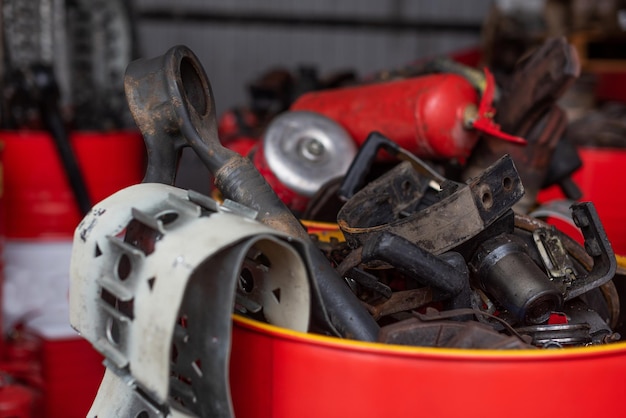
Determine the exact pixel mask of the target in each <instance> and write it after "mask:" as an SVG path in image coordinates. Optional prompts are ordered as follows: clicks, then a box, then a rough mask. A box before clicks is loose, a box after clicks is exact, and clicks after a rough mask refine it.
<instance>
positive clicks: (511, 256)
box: [469, 234, 563, 324]
mask: <svg viewBox="0 0 626 418" xmlns="http://www.w3.org/2000/svg"><path fill="white" fill-rule="evenodd" d="M469 266H470V270H471V272H472V276H473V279H474V282H475V284H476V286H477V287H479V288H480V289H481V290H483V291H485V292H486V293H488V294H489V295H491V296H492V297H493V298H494V299H495V300H497V301H498V302H499V303H500V304H501V305H502V306H503V307H505V308H506V309H507V310H508V311H509V312H510V313H511V314H512V315H513V316H514V317H515V318H516V320H517V321H519V322H522V323H525V324H541V323H543V322H545V321H547V320H548V318H549V317H550V313H552V312H554V311H557V310H559V309H560V308H561V305H562V304H563V295H562V293H561V290H560V289H559V288H558V287H557V286H556V285H555V284H554V283H553V282H552V281H550V280H549V279H548V278H547V277H546V274H545V272H544V271H543V270H541V269H540V268H539V266H537V264H535V262H534V261H533V259H532V258H531V257H530V255H529V254H528V250H527V249H526V247H525V244H524V242H523V241H522V240H521V239H520V238H519V237H517V236H515V235H512V234H500V235H498V236H496V237H494V238H491V239H489V240H486V241H484V242H483V243H481V245H480V246H479V248H478V250H477V251H476V253H475V254H474V256H473V258H472V260H471V261H470V263H469Z"/></svg>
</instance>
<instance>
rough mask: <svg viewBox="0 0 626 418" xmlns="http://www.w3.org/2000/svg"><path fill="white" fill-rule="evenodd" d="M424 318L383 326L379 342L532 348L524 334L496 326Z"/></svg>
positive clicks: (433, 345)
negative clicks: (494, 328)
mask: <svg viewBox="0 0 626 418" xmlns="http://www.w3.org/2000/svg"><path fill="white" fill-rule="evenodd" d="M456 314H458V315H465V314H466V313H465V312H457V313H456ZM423 317H427V315H422V316H420V318H409V319H406V320H404V321H400V322H396V323H395V324H391V325H387V326H384V327H382V328H381V329H380V335H379V338H378V341H380V342H384V343H388V344H400V345H412V346H422V347H450V348H469V349H496V350H497V349H528V348H532V346H529V345H528V344H527V343H526V342H525V340H523V339H522V338H521V337H520V338H518V337H516V336H508V335H504V334H500V333H498V332H496V331H494V330H493V328H491V327H489V326H487V325H484V324H481V323H479V322H476V321H467V322H458V321H442V320H435V321H433V320H426V321H422V320H421V318H423ZM429 319H430V318H429Z"/></svg>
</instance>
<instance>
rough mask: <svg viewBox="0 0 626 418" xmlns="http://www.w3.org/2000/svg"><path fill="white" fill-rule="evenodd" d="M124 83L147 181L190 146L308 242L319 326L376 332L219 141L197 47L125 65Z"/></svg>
mask: <svg viewBox="0 0 626 418" xmlns="http://www.w3.org/2000/svg"><path fill="white" fill-rule="evenodd" d="M124 86H125V89H126V96H127V99H128V102H129V106H130V109H131V112H132V114H133V118H134V119H135V122H136V123H137V126H138V127H139V128H140V129H141V132H142V134H143V135H144V141H145V143H146V148H147V150H148V167H147V170H146V176H145V178H144V182H161V183H166V184H172V183H173V182H174V180H175V177H176V164H177V161H178V156H179V154H180V150H181V149H182V147H184V146H190V147H191V148H192V149H193V150H194V151H195V153H196V154H197V155H198V156H199V157H200V159H201V161H202V162H203V164H204V165H205V166H206V167H207V169H208V170H209V171H210V172H211V173H212V174H213V176H214V177H215V184H216V186H217V187H218V189H219V190H220V192H221V193H222V195H223V196H224V197H225V198H227V199H230V200H232V201H235V202H238V203H240V204H243V205H245V206H248V207H250V208H252V209H254V210H256V211H258V213H259V215H258V220H259V221H261V222H263V223H264V224H266V225H268V226H271V227H273V228H275V229H276V230H278V231H282V232H285V233H288V234H290V235H292V236H294V237H296V238H299V239H302V240H303V242H305V244H304V248H303V250H304V251H305V252H306V253H307V257H308V263H307V264H308V266H309V269H310V274H311V275H312V276H313V278H314V280H313V281H312V287H313V299H312V300H313V302H312V303H313V311H314V315H315V320H314V322H315V323H317V324H318V326H319V328H320V329H321V330H322V331H323V332H326V333H330V334H332V335H340V336H344V337H348V338H355V339H361V340H369V341H371V340H374V339H375V338H376V335H377V334H378V325H377V324H376V322H375V321H374V320H373V319H372V317H371V316H370V315H369V314H368V312H367V311H366V310H365V309H364V308H363V306H362V305H361V304H360V303H359V301H358V299H357V298H356V296H355V295H354V294H352V293H351V292H350V290H349V289H348V288H347V287H346V286H345V285H344V284H343V282H342V280H341V279H340V277H339V276H338V275H337V273H336V272H335V271H334V270H333V269H332V267H331V266H330V264H329V263H328V260H326V259H325V258H324V256H323V254H322V253H321V252H320V251H319V250H318V249H317V248H315V246H314V244H313V243H312V242H311V241H310V239H309V237H308V234H307V233H306V230H305V229H304V228H303V227H302V225H301V224H300V222H299V221H298V220H297V219H296V218H295V216H293V214H292V213H291V212H290V211H289V209H287V207H286V206H285V205H284V203H283V202H282V201H281V200H280V199H279V198H278V196H277V195H276V194H275V193H274V191H273V190H272V189H271V187H270V186H269V185H268V184H267V182H266V181H265V179H264V178H263V176H262V175H261V174H260V173H259V172H258V171H257V170H256V168H255V167H254V165H253V164H252V163H251V162H250V161H249V160H248V159H247V158H244V157H242V156H240V155H239V154H237V153H235V152H233V151H231V150H229V149H227V148H225V147H223V146H222V145H221V143H220V141H219V138H218V136H217V122H216V117H215V103H214V98H213V93H212V91H211V85H210V83H209V80H208V78H207V76H206V73H205V71H204V68H203V67H202V65H201V64H200V62H199V60H198V58H197V57H196V56H195V55H194V54H193V52H192V51H191V50H190V49H188V48H187V47H184V46H175V47H173V48H171V49H170V50H169V51H168V52H167V53H165V54H164V55H162V56H160V57H156V58H153V59H150V60H137V61H134V62H132V63H131V64H130V65H129V66H128V68H127V70H126V76H125V79H124Z"/></svg>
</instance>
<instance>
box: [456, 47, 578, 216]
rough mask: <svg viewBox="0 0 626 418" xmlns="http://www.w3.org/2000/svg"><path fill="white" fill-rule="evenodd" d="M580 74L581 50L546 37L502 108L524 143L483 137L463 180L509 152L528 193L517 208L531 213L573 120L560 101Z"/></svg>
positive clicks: (501, 118)
mask: <svg viewBox="0 0 626 418" xmlns="http://www.w3.org/2000/svg"><path fill="white" fill-rule="evenodd" d="M579 73H580V62H579V60H578V56H577V54H576V51H575V49H574V48H573V47H572V46H571V45H569V44H568V43H567V41H566V40H565V39H564V38H555V39H551V40H548V41H546V42H545V43H544V44H543V45H542V46H541V47H540V48H539V49H537V50H536V51H535V52H534V53H533V54H532V55H531V56H530V57H529V58H528V59H527V60H526V61H524V62H523V63H522V64H521V65H520V66H519V67H518V68H517V69H516V70H515V72H514V74H513V76H512V79H511V81H510V84H509V85H508V86H506V88H505V89H504V92H503V97H502V100H501V101H500V102H499V103H498V105H497V107H496V112H497V113H496V115H495V118H494V120H495V122H496V123H498V124H499V125H500V127H501V129H502V131H504V132H507V133H510V134H512V135H517V136H521V137H524V138H526V140H527V142H528V143H527V145H526V146H524V147H520V146H517V145H514V144H508V143H506V142H503V141H499V140H498V139H496V138H493V137H490V136H485V137H483V138H482V139H481V140H480V141H479V142H478V144H477V145H476V147H475V148H474V150H473V151H472V154H471V155H470V158H469V160H468V162H467V164H466V167H465V170H464V172H463V178H465V179H467V178H472V177H474V176H476V174H477V173H479V172H481V171H482V170H484V169H485V168H486V167H488V166H489V165H490V164H492V163H493V162H494V161H496V160H497V159H498V158H500V157H501V156H502V155H504V154H510V155H511V158H513V161H515V164H516V165H517V167H518V170H519V175H520V177H521V179H522V182H523V183H524V188H525V189H526V194H525V196H524V198H523V199H522V201H521V202H520V203H519V204H518V205H517V206H516V208H515V210H516V211H518V212H521V213H528V210H529V209H530V208H531V206H532V205H533V204H534V203H535V200H536V197H537V193H538V191H539V189H540V188H541V187H542V185H543V184H544V181H545V179H546V176H547V173H548V170H549V166H550V164H551V161H552V159H553V158H559V157H558V156H555V155H554V150H555V149H556V147H557V143H558V142H559V139H560V138H561V136H562V135H563V132H564V130H565V126H566V124H567V121H566V118H565V115H564V114H563V112H562V110H561V109H560V108H558V107H557V106H556V104H555V103H556V101H557V100H558V99H559V98H560V97H561V95H562V94H563V93H564V92H565V91H566V90H567V88H569V86H570V85H571V84H572V83H573V82H574V81H575V79H576V78H577V77H578V75H579Z"/></svg>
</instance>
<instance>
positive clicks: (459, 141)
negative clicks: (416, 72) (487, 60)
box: [291, 69, 525, 160]
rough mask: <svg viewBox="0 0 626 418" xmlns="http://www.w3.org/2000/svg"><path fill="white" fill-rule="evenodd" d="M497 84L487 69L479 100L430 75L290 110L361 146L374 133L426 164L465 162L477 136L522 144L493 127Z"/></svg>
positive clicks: (453, 79)
mask: <svg viewBox="0 0 626 418" xmlns="http://www.w3.org/2000/svg"><path fill="white" fill-rule="evenodd" d="M494 90H495V82H494V79H493V76H492V75H491V73H490V72H489V71H488V70H487V69H485V87H484V91H483V94H482V97H480V100H479V95H478V92H477V91H476V89H475V88H474V86H472V84H471V83H470V82H469V81H468V80H466V79H465V78H464V77H462V76H460V75H457V74H451V73H446V74H431V75H426V76H420V77H413V78H408V79H404V80H396V81H389V82H383V83H375V84H367V85H362V86H358V87H348V88H341V89H334V90H325V91H318V92H312V93H307V94H305V95H303V96H301V97H300V98H299V99H298V100H297V101H296V102H295V103H294V104H293V105H292V107H291V109H292V110H308V111H312V112H317V113H320V114H322V115H325V116H327V117H329V118H331V119H333V120H335V121H336V122H338V123H339V124H340V125H341V126H343V127H344V128H345V129H346V130H347V131H348V133H349V134H350V135H351V136H352V138H353V139H354V140H355V141H356V142H357V144H358V145H359V146H360V145H361V144H362V143H363V142H364V141H365V139H366V138H367V136H368V135H369V134H370V133H371V132H372V131H378V132H380V133H381V134H383V135H384V136H386V137H388V138H389V139H391V140H392V141H394V142H396V143H397V144H398V145H400V146H401V147H402V148H404V149H406V150H408V151H410V152H411V153H413V154H415V155H417V156H419V157H422V158H426V159H452V158H456V159H460V160H464V159H465V158H467V157H468V156H469V154H470V152H471V150H472V149H473V147H474V145H475V144H476V142H477V141H478V136H479V133H480V132H483V133H486V134H489V135H492V136H496V137H498V138H501V139H504V140H508V141H513V142H518V143H524V142H525V141H524V140H523V139H522V138H518V137H514V136H511V135H507V134H505V133H503V132H501V131H500V129H499V126H498V125H496V124H495V123H494V122H493V115H494V113H495V111H494V108H493V106H492V101H493V96H494Z"/></svg>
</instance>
